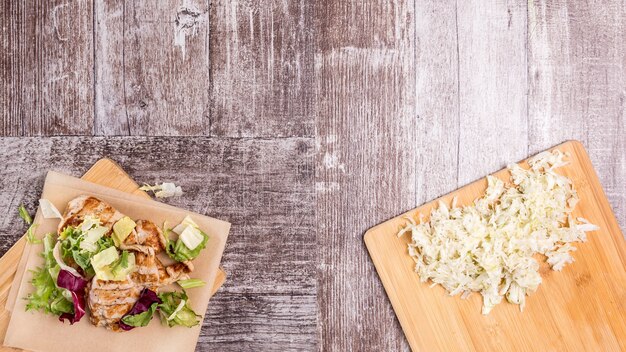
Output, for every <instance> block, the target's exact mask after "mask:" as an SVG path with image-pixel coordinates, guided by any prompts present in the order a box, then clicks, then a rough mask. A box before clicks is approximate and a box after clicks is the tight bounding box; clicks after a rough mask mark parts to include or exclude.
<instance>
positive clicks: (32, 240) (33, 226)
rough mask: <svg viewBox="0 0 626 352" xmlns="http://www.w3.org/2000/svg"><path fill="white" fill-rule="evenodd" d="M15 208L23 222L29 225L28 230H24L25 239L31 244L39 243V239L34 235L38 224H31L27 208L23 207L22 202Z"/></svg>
mask: <svg viewBox="0 0 626 352" xmlns="http://www.w3.org/2000/svg"><path fill="white" fill-rule="evenodd" d="M17 210H18V212H19V214H20V217H21V218H22V219H23V220H24V222H25V223H26V224H28V225H30V226H29V227H28V230H26V241H27V242H28V243H31V244H38V243H41V240H40V239H38V238H36V237H35V230H36V229H37V226H38V225H37V224H33V218H32V217H31V216H30V214H29V213H28V210H26V207H24V204H21V205H20V206H19V207H18V208H17Z"/></svg>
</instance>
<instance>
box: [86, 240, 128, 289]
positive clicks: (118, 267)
mask: <svg viewBox="0 0 626 352" xmlns="http://www.w3.org/2000/svg"><path fill="white" fill-rule="evenodd" d="M91 265H92V267H93V269H94V271H95V276H96V277H97V278H98V279H99V280H113V281H123V280H125V279H126V276H127V275H128V274H130V273H131V272H132V271H133V270H134V269H135V254H133V253H129V252H128V251H122V255H119V254H118V252H117V249H116V248H115V247H109V248H107V249H105V250H103V251H102V252H100V253H98V254H96V255H94V256H93V257H92V258H91Z"/></svg>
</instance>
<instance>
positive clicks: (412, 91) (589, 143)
mask: <svg viewBox="0 0 626 352" xmlns="http://www.w3.org/2000/svg"><path fill="white" fill-rule="evenodd" d="M66 3H67V6H66V5H64V4H66ZM55 8H56V10H54V9H55ZM185 8H187V10H184V9H185ZM189 8H191V10H192V11H188V10H189ZM624 8H625V6H624V4H623V2H620V0H607V1H604V2H602V3H596V2H590V3H584V2H573V1H561V0H559V1H543V0H531V1H529V2H526V1H521V0H515V1H508V2H504V1H496V2H492V3H490V4H484V3H482V2H479V1H457V2H441V1H430V0H391V1H378V0H376V1H355V0H340V1H315V2H312V1H304V0H297V1H282V2H281V1H259V0H236V1H225V0H214V1H207V0H179V1H177V0H168V1H164V2H158V3H156V2H142V1H124V0H117V1H105V2H101V1H98V2H94V1H91V0H87V1H74V0H71V1H67V2H60V1H54V2H43V1H36V0H27V1H25V2H14V1H13V2H9V1H5V2H4V6H3V7H2V8H0V49H1V52H0V116H2V124H1V125H0V135H5V136H32V135H68V134H69V135H72V134H86V135H92V134H95V135H106V136H108V135H172V136H181V135H184V136H187V135H203V136H211V137H218V138H216V139H205V138H192V139H190V140H187V139H186V138H185V139H182V138H172V139H170V138H154V139H153V138H138V139H136V140H135V139H125V138H121V139H118V138H113V139H112V140H108V139H103V138H94V139H88V138H70V139H69V141H67V142H64V141H62V140H60V139H57V138H51V139H50V138H48V139H41V140H39V141H37V140H33V139H29V138H26V139H19V140H3V141H2V142H0V146H2V145H7V146H8V145H11V147H10V148H9V149H6V150H5V149H0V151H2V152H3V153H2V154H3V155H2V156H0V160H3V161H5V164H3V165H7V166H6V169H4V170H3V172H2V175H3V178H6V179H7V180H9V181H10V182H11V183H13V184H14V187H8V186H6V185H5V186H4V187H5V188H4V189H0V190H2V192H3V193H2V195H1V196H0V209H5V215H4V216H5V218H4V219H2V222H0V232H1V233H4V234H6V233H7V229H9V228H11V227H12V226H13V227H14V226H16V225H19V223H17V222H15V221H17V218H16V217H15V214H13V215H10V214H8V215H7V214H6V213H7V212H14V211H15V209H16V208H15V206H16V205H17V203H18V202H19V201H20V200H23V199H25V200H29V201H30V202H31V203H30V204H28V205H29V206H30V209H31V210H32V209H34V207H35V202H34V200H36V198H37V197H38V193H39V191H38V190H40V189H41V185H42V182H43V178H39V177H38V176H37V175H38V174H37V172H39V173H42V172H43V170H45V169H46V168H50V167H52V166H54V167H56V168H59V169H61V171H65V172H74V173H75V174H80V172H82V171H84V170H85V169H86V168H87V167H88V166H89V165H90V164H91V163H93V162H95V161H96V160H97V158H98V157H100V156H103V155H111V156H113V157H114V158H115V157H117V158H119V159H122V160H123V165H124V167H128V165H127V164H130V167H131V169H130V172H131V174H132V175H133V176H134V177H136V176H140V181H145V180H148V181H153V180H161V179H162V178H165V177H168V178H171V179H176V180H181V179H185V180H187V181H186V182H188V185H186V187H187V188H190V193H188V195H190V194H193V196H192V197H191V198H189V199H190V200H187V201H182V200H181V203H180V204H178V205H183V206H197V207H199V208H195V209H194V210H196V211H199V210H200V211H211V212H212V213H211V215H214V216H217V217H222V218H226V219H229V220H230V221H231V222H233V230H234V231H237V232H233V235H232V236H231V238H230V241H231V243H230V245H229V248H228V249H227V252H226V256H225V262H226V263H227V264H226V266H227V268H226V269H227V270H229V272H231V269H232V270H237V271H239V270H242V274H241V276H237V275H236V274H234V275H235V277H233V280H231V281H232V282H231V283H230V285H232V286H229V285H227V287H226V288H225V291H224V292H223V294H224V295H225V296H224V300H225V302H236V304H238V305H241V306H242V307H243V308H241V310H237V308H236V307H237V306H236V305H234V306H228V305H224V306H222V307H221V308H220V309H218V307H216V306H217V305H216V306H213V308H212V309H214V311H211V312H209V314H213V316H214V317H224V316H228V317H226V318H224V320H223V324H221V323H218V322H219V321H220V320H219V319H217V320H215V323H214V324H213V325H211V326H210V327H208V326H205V327H204V330H203V331H204V332H203V335H202V338H201V345H199V347H198V348H199V349H200V350H209V349H214V346H216V347H218V349H222V350H238V349H241V348H239V347H241V346H244V347H249V349H258V350H268V349H270V350H271V349H276V350H289V349H298V350H311V349H316V348H317V349H319V350H372V349H378V350H398V349H407V348H408V345H407V343H406V341H405V340H404V337H403V334H402V332H401V330H400V327H399V325H398V324H397V323H395V321H396V319H395V316H394V313H393V312H392V310H391V306H390V304H389V303H388V300H387V299H386V298H385V294H384V291H383V288H382V286H381V285H380V284H379V280H378V278H377V277H376V275H375V274H374V271H373V266H372V265H371V262H370V261H369V258H368V257H367V255H366V254H365V247H364V246H363V244H362V242H361V236H362V234H363V232H364V231H365V230H366V229H367V228H369V227H371V226H373V225H375V224H376V223H379V222H381V221H383V220H385V219H387V218H390V217H392V216H394V215H397V214H399V213H400V212H402V211H404V210H406V209H410V208H413V207H414V206H416V205H419V204H422V203H424V202H426V201H428V200H431V199H434V198H436V197H438V196H440V195H441V194H445V193H447V192H449V191H452V190H453V189H456V188H458V187H459V186H461V185H463V184H466V183H468V182H470V181H472V180H475V179H477V178H479V177H482V176H484V175H485V174H488V173H490V172H493V171H495V170H497V169H499V168H501V167H502V166H504V163H506V162H509V161H513V160H519V159H521V158H523V157H525V156H527V155H528V154H532V153H535V152H537V151H539V150H543V149H545V148H547V147H550V146H552V145H556V144H559V143H561V142H563V141H564V140H567V139H579V140H581V141H582V142H583V144H585V146H586V147H587V148H588V150H589V154H590V156H591V159H592V162H593V163H594V165H595V166H596V169H597V171H598V174H599V177H600V180H601V182H602V184H603V186H604V187H605V189H606V193H607V196H608V198H609V201H610V202H611V205H612V206H613V208H614V210H615V212H616V215H617V218H618V221H619V222H620V224H621V225H622V227H624V226H626V196H625V195H624V189H626V181H624V180H626V152H625V150H626V149H625V148H626V145H625V144H624V143H626V142H625V138H624V136H625V133H626V131H625V130H624V129H625V127H624V126H625V125H626V123H625V122H626V115H625V114H626V113H625V111H626V108H625V104H626V103H625V101H626V96H625V93H624V88H623V87H624V86H625V84H624V82H625V81H626V80H625V72H624V67H626V61H625V60H626V48H625V47H624V45H625V44H624V40H623V38H624V37H625V36H626V33H625V30H626V29H625V28H626V27H625V24H626V10H625V9H624ZM194 9H197V10H194ZM181 10H184V11H181ZM53 11H54V13H55V15H56V16H55V18H56V19H57V20H58V23H57V25H56V28H58V29H60V31H59V32H58V33H59V34H60V38H61V39H65V38H67V39H68V41H63V40H59V38H58V37H57V31H56V30H55V24H54V23H53V22H52V17H51V16H52V12H53ZM179 13H181V19H182V20H188V21H190V22H188V23H190V24H189V28H188V32H187V31H186V32H185V33H186V35H185V41H184V43H185V57H184V58H183V54H182V46H181V45H180V41H179V42H178V44H177V42H176V39H177V37H176V33H178V31H177V27H176V26H177V15H178V14H179ZM92 23H93V24H92ZM179 23H182V22H181V21H179ZM59 24H60V25H59ZM178 39H179V40H180V38H178ZM73 72H77V76H74V74H73ZM66 73H67V76H65V74H66ZM55 79H59V80H55ZM526 110H527V111H526ZM313 136H315V141H312V140H311V139H310V138H311V137H313ZM224 137H228V138H224ZM293 137H297V138H293ZM300 137H306V138H300ZM268 138H270V139H268ZM272 138H275V139H272ZM159 143H166V144H168V145H159ZM299 143H301V144H302V145H303V146H302V147H297V146H296V147H294V144H296V145H297V144H299ZM7 148H8V147H7ZM293 148H295V149H296V151H294V150H293ZM298 148H300V149H301V150H304V151H303V152H298V150H299V149H298ZM153 149H154V150H156V153H151V151H152V150H153ZM311 149H314V150H311ZM37 153H43V154H42V155H35V154H37ZM263 153H267V154H263ZM29 158H30V159H29ZM289 158H291V159H289ZM178 159H181V161H179V160H178ZM257 159H258V160H261V161H259V162H258V163H257V162H255V160H257ZM275 159H276V160H275ZM20 160H29V162H28V163H27V162H21V161H20ZM33 161H34V162H35V163H37V164H39V165H40V166H38V167H37V168H36V170H33V171H32V172H31V170H30V169H21V168H20V167H18V166H14V165H22V166H24V165H27V164H28V165H30V162H33ZM261 162H264V163H268V165H265V164H263V165H262V164H260V163H261ZM6 163H8V164H6ZM178 163H182V164H183V168H182V169H181V170H180V172H175V171H174V170H176V167H177V166H174V165H177V164H178ZM194 163H198V164H199V165H200V168H199V169H198V170H196V171H193V167H192V165H193V164H194ZM269 164H271V165H269ZM133 165H135V166H133ZM133 167H134V168H133ZM167 170H169V171H167ZM294 170H297V171H294ZM181 172H184V173H185V177H181V176H180V175H181ZM294 172H295V173H300V174H302V176H300V177H299V178H295V177H291V176H287V177H286V181H285V184H284V185H283V184H282V183H280V182H278V181H275V180H276V179H281V178H282V177H283V176H282V175H283V174H287V175H293V173H294ZM187 173H189V176H187ZM313 174H315V176H312V175H313ZM5 175H6V176H5ZM250 179H251V181H249V180H250ZM207 180H209V181H211V182H212V183H211V184H210V185H209V186H207V185H206V182H207ZM7 184H10V183H7ZM213 192H218V193H215V194H219V195H220V196H221V197H220V199H219V200H217V199H214V198H213V197H211V196H212V195H213V194H214V193H213ZM185 197H187V196H185ZM315 199H317V201H316V200H315ZM355 199H358V201H355ZM172 201H173V202H177V201H176V200H172ZM301 203H302V204H304V205H302V204H301ZM194 204H195V205H194ZM296 205H297V207H300V208H298V209H295V208H297V207H296ZM303 209H306V211H304V210H303ZM315 213H317V214H316V215H315ZM288 223H291V224H290V225H287V224H288ZM294 224H296V225H294ZM20 230H21V229H20ZM315 234H317V237H316V235H315ZM303 238H306V240H307V241H311V242H306V243H305V240H303ZM268 239H269V241H268ZM15 240H16V238H12V239H11V240H9V242H11V241H15ZM235 241H236V242H235ZM8 246H9V245H8V244H6V242H5V241H0V252H2V251H5V250H7V248H8ZM281 250H282V251H283V252H281ZM266 251H267V254H266ZM248 256H250V257H251V259H250V258H248ZM275 258H276V260H274V259H275ZM288 268H290V269H288ZM310 275H314V276H315V277H311V276H310ZM257 276H258V277H259V279H258V280H257ZM257 282H258V286H257ZM292 291H293V292H292ZM288 292H289V293H288ZM218 296H219V295H218ZM220 306H221V305H220ZM316 311H317V314H315V312H316ZM291 315H293V318H290V316H291ZM381 322H382V324H381ZM273 323H276V324H277V326H278V329H277V333H276V334H273V335H272V334H270V333H268V331H272V332H273V331H274V329H272V328H271V326H272V324H273ZM238 324H241V325H238ZM381 326H383V328H382V329H381ZM218 332H219V333H218ZM214 344H215V345H214Z"/></svg>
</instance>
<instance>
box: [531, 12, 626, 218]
mask: <svg viewBox="0 0 626 352" xmlns="http://www.w3.org/2000/svg"><path fill="white" fill-rule="evenodd" d="M529 6H530V7H529V9H528V21H529V23H528V26H529V33H528V36H529V47H528V58H529V63H528V65H529V68H528V69H529V115H528V118H529V141H528V143H529V146H530V149H531V152H535V151H538V150H541V149H544V148H546V147H547V146H548V145H550V144H554V141H558V140H566V139H579V140H581V141H583V142H584V143H585V145H586V146H587V149H588V151H589V154H590V156H591V159H592V161H593V163H594V166H595V167H596V169H597V170H598V174H599V176H600V180H601V181H602V185H603V186H604V189H605V191H606V193H607V196H608V198H609V200H610V201H611V205H612V206H613V209H614V210H615V212H616V213H617V214H618V220H619V222H620V224H621V226H622V228H624V227H625V226H626V220H625V218H624V214H626V193H625V192H624V190H625V189H626V181H625V180H626V127H625V126H626V90H625V89H624V87H625V86H626V41H624V38H625V37H626V4H624V2H623V1H608V2H605V3H603V4H602V6H598V5H597V4H593V3H581V2H573V3H571V2H565V1H531V2H529Z"/></svg>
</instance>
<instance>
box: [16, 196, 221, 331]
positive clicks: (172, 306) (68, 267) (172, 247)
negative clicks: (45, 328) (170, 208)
mask: <svg viewBox="0 0 626 352" xmlns="http://www.w3.org/2000/svg"><path fill="white" fill-rule="evenodd" d="M40 206H41V209H42V214H43V215H44V218H59V219H62V220H63V216H62V215H61V214H60V212H59V211H58V210H57V209H56V208H54V206H53V205H52V203H50V202H49V201H46V200H41V201H40ZM19 214H20V216H21V217H22V218H23V219H24V220H25V221H26V222H27V223H28V224H29V225H30V226H29V228H28V231H27V240H28V241H29V243H31V244H42V246H43V251H42V253H41V256H42V257H43V259H44V263H43V265H42V266H40V267H38V268H36V269H35V270H32V271H31V272H32V279H31V284H32V286H33V287H34V291H33V292H32V293H30V294H29V295H28V296H27V297H26V298H25V299H26V300H27V304H26V310H36V311H40V312H44V313H47V314H52V315H55V316H58V317H59V320H60V321H64V320H66V319H67V320H68V321H69V322H70V324H74V323H75V322H78V321H80V320H81V318H82V317H83V316H84V315H85V311H86V309H87V308H86V307H87V306H89V305H88V304H86V300H88V299H89V290H90V285H91V282H92V281H93V282H96V281H99V282H110V283H114V284H115V283H120V284H121V283H123V282H129V281H132V280H131V279H130V278H131V275H132V274H133V273H134V272H135V271H137V264H136V256H137V255H144V256H145V254H140V252H135V251H134V250H132V249H127V246H126V247H125V246H123V244H124V243H125V241H126V240H127V239H128V238H129V236H131V235H135V236H136V233H135V232H134V231H135V226H136V223H135V222H134V221H133V220H132V219H130V218H128V217H126V216H124V217H122V218H121V219H119V220H117V221H116V222H115V224H114V225H113V226H112V227H107V226H104V224H103V223H102V221H101V220H100V219H99V218H98V217H96V216H91V215H86V216H84V218H83V219H82V222H81V223H80V224H79V225H78V226H66V227H64V228H63V229H61V230H59V232H58V233H48V234H46V235H44V236H43V238H42V239H37V238H35V235H34V230H35V228H36V226H37V225H36V224H33V221H32V218H31V216H30V214H28V212H27V211H26V209H25V208H24V207H23V206H20V208H19ZM171 232H176V233H177V234H178V237H177V238H176V239H170V233H171ZM163 233H164V236H165V241H166V242H165V246H164V247H165V250H164V252H165V253H166V254H167V256H169V257H170V258H171V259H173V260H174V261H175V262H181V263H183V262H185V263H187V262H189V261H191V260H193V259H195V258H196V257H197V256H198V255H199V254H200V251H201V250H202V249H204V248H205V247H206V244H207V242H208V240H209V236H208V235H206V234H205V233H204V232H202V231H201V230H200V229H199V227H198V225H197V224H196V223H195V222H194V221H193V220H192V219H191V218H190V217H186V218H185V219H184V220H183V222H182V223H180V224H179V225H177V226H176V227H175V228H173V229H168V228H166V227H165V226H164V229H163ZM122 247H124V248H122ZM159 263H160V262H159ZM176 282H177V283H178V285H179V286H180V287H181V288H182V290H180V291H173V292H155V291H156V290H155V287H157V286H155V285H149V284H145V285H144V286H145V287H143V289H141V293H140V294H139V297H138V299H137V300H136V301H135V303H134V304H133V305H132V308H131V309H130V310H129V311H128V312H126V313H125V314H124V315H123V316H122V317H121V319H119V322H117V324H119V328H121V329H122V330H131V329H133V328H135V327H142V326H146V325H148V323H149V322H150V321H151V319H152V317H153V316H154V314H155V313H156V312H158V313H159V317H160V320H161V322H162V323H163V324H164V325H167V326H169V327H172V326H176V325H181V326H186V327H192V326H195V325H198V324H199V323H200V318H201V317H200V315H198V314H196V313H195V312H194V311H193V309H192V308H191V307H190V305H189V297H188V296H187V292H186V291H185V290H186V289H192V288H196V287H202V286H204V285H205V282H203V281H202V280H199V279H193V278H188V276H181V279H180V280H177V281H176Z"/></svg>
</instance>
